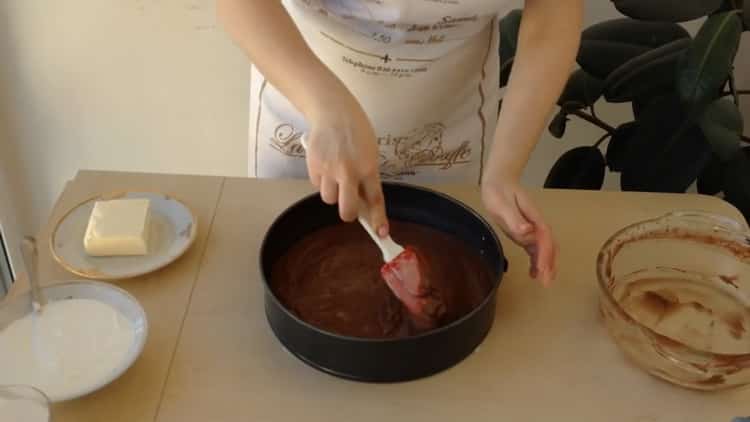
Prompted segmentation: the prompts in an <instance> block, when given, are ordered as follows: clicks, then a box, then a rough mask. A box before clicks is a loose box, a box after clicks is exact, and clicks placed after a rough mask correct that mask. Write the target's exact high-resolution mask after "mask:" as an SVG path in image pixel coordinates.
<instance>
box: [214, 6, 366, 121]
mask: <svg viewBox="0 0 750 422" xmlns="http://www.w3.org/2000/svg"><path fill="white" fill-rule="evenodd" d="M217 15H218V18H219V20H220V21H221V22H222V23H223V25H224V27H225V28H226V30H227V32H228V33H229V34H230V36H231V37H232V39H233V40H234V41H235V42H236V43H237V44H238V45H239V46H240V48H242V49H243V50H244V51H245V53H246V54H247V55H248V56H249V58H250V60H251V61H252V63H253V64H254V65H255V66H256V67H257V68H258V69H259V70H260V71H261V73H263V75H264V76H265V77H266V78H267V79H268V81H269V82H270V83H271V84H272V85H274V87H276V88H277V89H278V90H279V91H280V92H281V93H282V94H283V95H284V96H286V97H287V98H288V99H289V100H290V101H291V102H292V104H294V105H295V107H297V109H299V110H300V112H302V114H304V115H305V116H306V117H308V118H312V116H314V114H315V113H318V112H320V111H321V110H325V109H326V108H327V107H328V106H330V105H331V104H330V103H331V101H332V98H334V97H335V98H336V99H335V101H336V102H339V101H341V98H342V97H343V98H347V97H351V94H349V91H348V90H347V89H346V88H345V87H344V85H343V84H342V83H341V81H340V80H339V79H338V78H337V77H336V76H335V75H334V74H333V73H332V72H331V71H330V70H329V69H328V68H327V67H326V66H325V65H324V64H323V63H322V62H321V61H320V60H318V58H317V57H316V56H315V54H314V53H313V52H312V50H310V48H309V47H308V45H307V43H306V42H305V40H304V39H303V38H302V35H301V34H300V32H299V30H298V29H297V27H296V25H295V24H294V22H293V21H292V19H291V17H290V16H289V14H288V13H287V11H286V9H285V8H284V7H283V6H282V4H281V2H280V1H278V0H217ZM347 100H351V98H347Z"/></svg>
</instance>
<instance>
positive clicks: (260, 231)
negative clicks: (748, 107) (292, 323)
mask: <svg viewBox="0 0 750 422" xmlns="http://www.w3.org/2000/svg"><path fill="white" fill-rule="evenodd" d="M137 181H141V182H148V183H151V185H152V186H154V187H158V188H161V189H170V188H171V189H176V190H175V191H174V193H175V194H177V195H180V194H184V195H181V196H182V199H183V200H185V201H186V202H188V203H190V204H191V205H192V206H193V207H194V208H195V209H196V210H200V211H199V215H200V218H201V223H203V222H204V221H205V220H212V221H213V224H212V225H210V233H208V228H209V225H208V224H202V226H201V233H200V234H199V239H198V242H197V244H196V246H195V247H194V249H193V250H191V251H190V253H189V254H188V255H187V256H185V257H184V258H183V259H181V260H180V261H178V262H177V263H175V264H174V265H173V266H171V267H169V268H167V269H165V270H164V271H162V272H159V273H157V274H154V275H152V276H149V277H145V278H143V279H137V280H130V281H124V282H121V283H118V285H120V286H121V287H124V288H126V289H127V290H128V291H130V292H131V293H134V294H135V295H136V297H137V298H138V299H139V300H141V301H142V303H143V304H144V307H145V308H146V310H147V312H148V316H149V318H150V321H151V324H152V327H153V328H152V330H153V331H152V333H151V335H150V337H149V341H148V344H147V346H146V352H145V353H144V355H143V356H142V357H141V359H140V360H139V361H138V362H137V363H136V365H135V366H134V367H133V368H132V369H131V370H130V371H128V373H127V374H126V375H125V376H123V377H122V378H121V379H120V380H118V381H117V382H116V383H115V384H113V385H111V386H109V387H107V388H106V389H104V390H102V391H101V392H99V393H96V394H94V395H92V396H90V397H87V398H84V399H82V400H78V401H74V402H71V403H68V404H64V405H62V406H56V407H55V409H54V411H55V412H56V414H55V417H56V419H55V421H56V422H68V421H76V422H77V421H104V420H107V421H125V420H127V421H157V422H178V421H179V422H192V421H196V422H198V421H212V422H213V421H227V422H230V421H231V422H235V421H249V420H252V421H297V420H305V421H326V422H328V421H338V420H342V421H350V420H357V421H382V420H389V421H390V420H394V421H421V420H429V421H455V420H459V419H464V418H466V419H468V420H480V421H483V420H518V421H546V420H557V421H576V422H577V421H604V420H606V421H623V422H624V421H628V422H657V421H658V422H671V421H674V422H677V421H680V422H683V421H696V422H698V421H700V422H705V421H726V422H729V421H731V418H732V417H735V416H743V415H748V414H750V389H741V390H734V391H729V392H722V393H713V394H707V393H697V392H692V391H688V390H684V389H682V388H678V387H675V386H672V385H670V384H667V383H665V382H662V381H660V380H657V379H655V378H652V377H651V376H649V375H647V374H645V373H644V372H643V371H641V370H640V369H638V368H635V367H633V366H632V365H630V364H629V363H628V362H627V361H626V360H625V359H624V357H623V356H622V354H621V353H620V352H619V350H618V349H617V348H616V347H615V345H614V343H613V342H612V341H611V339H610V337H609V336H608V334H607V333H606V330H605V329H604V327H603V326H602V324H601V321H600V319H599V316H598V311H597V293H598V291H597V285H596V280H595V273H594V261H595V257H596V253H597V252H598V250H599V247H600V246H601V244H602V243H603V242H604V241H605V239H606V238H607V237H609V236H610V235H611V233H612V232H614V231H615V230H617V229H619V228H621V227H622V226H624V225H626V224H630V223H632V222H635V221H638V220H642V219H644V218H649V217H655V216H658V215H661V214H663V213H665V212H668V211H672V210H675V209H700V210H705V211H711V212H718V213H721V214H725V215H728V216H731V217H735V218H738V217H739V214H738V213H737V212H736V210H734V209H733V208H731V207H730V206H728V205H727V204H726V203H724V202H722V201H719V200H717V199H714V198H708V197H701V196H693V195H658V194H640V193H619V192H575V191H565V192H563V191H536V192H534V196H535V197H536V199H537V200H538V203H539V205H540V207H541V208H542V209H543V211H544V213H545V214H546V215H547V217H548V219H549V221H550V223H551V225H552V226H553V229H554V230H555V233H556V235H557V237H558V239H559V241H560V243H561V256H560V260H561V271H560V276H559V280H558V282H557V284H556V285H555V286H553V287H552V288H549V289H544V288H542V287H540V286H539V285H537V284H536V283H535V282H533V281H531V280H530V279H529V277H528V275H527V267H528V263H527V258H526V257H525V256H524V255H523V253H522V251H521V250H520V249H518V248H516V247H515V246H513V245H511V244H510V242H508V241H507V240H505V239H504V238H503V246H504V247H505V248H506V254H507V256H508V258H509V260H510V270H509V272H508V273H507V274H506V276H505V279H504V282H503V284H502V286H501V288H500V290H499V293H498V294H499V297H498V299H499V300H498V312H497V316H496V321H495V325H494V327H493V329H492V331H491V332H490V334H489V336H488V338H487V340H486V341H485V342H484V343H483V344H482V346H481V347H480V349H479V350H478V351H477V352H476V353H474V354H473V355H472V356H470V357H469V358H468V359H466V360H465V361H464V362H462V363H460V364H459V365H457V366H456V367H454V368H452V369H450V370H448V371H445V372H443V373H441V374H438V375H436V376H433V377H430V378H427V379H423V380H419V381H415V382H410V383H403V384H391V385H387V384H386V385H372V384H363V383H356V382H351V381H344V380H340V379H337V378H333V377H331V376H329V375H325V374H322V373H320V372H318V371H316V370H314V369H312V368H310V367H308V366H306V365H305V364H303V363H301V362H299V361H298V360H297V359H296V358H294V357H292V356H291V355H289V354H288V353H287V352H285V351H284V350H283V349H282V348H281V346H280V344H279V343H278V341H277V340H276V339H275V337H273V334H272V333H271V331H270V328H269V327H268V324H267V322H266V319H265V315H264V311H263V297H262V294H263V287H262V283H261V279H260V273H259V268H258V264H257V262H258V251H259V248H260V242H261V240H262V238H263V235H264V233H265V231H266V229H267V228H268V226H269V225H270V224H271V222H272V221H273V219H274V218H275V217H276V216H277V215H278V213H279V212H280V211H281V210H283V209H284V208H286V207H288V206H289V205H290V204H292V203H293V202H295V201H296V200H298V199H300V198H301V197H302V196H304V195H306V194H308V193H310V192H311V191H310V188H309V187H308V184H307V183H306V182H302V181H299V182H290V181H265V180H252V179H226V180H223V179H216V178H203V177H177V176H156V175H151V176H148V175H130V174H110V173H83V174H82V175H81V176H80V177H78V178H77V179H76V180H74V181H73V182H72V183H71V184H70V186H69V187H68V189H67V190H66V192H65V193H64V194H63V196H62V198H61V199H60V202H59V203H58V206H57V207H56V209H55V215H59V213H61V212H62V211H63V210H64V209H65V208H67V207H69V206H72V205H73V204H75V203H76V202H77V201H79V200H81V199H84V197H85V196H86V195H90V194H93V193H96V192H99V191H106V190H109V189H117V188H121V187H130V185H132V183H133V182H137ZM177 190H178V191H177ZM440 190H443V191H445V192H447V193H449V194H451V195H452V196H454V197H456V198H457V199H459V200H462V201H464V202H465V203H467V204H468V205H470V206H472V207H474V208H475V209H477V210H481V207H480V201H479V193H478V191H476V190H475V189H470V188H462V187H444V188H441V189H440ZM217 199H218V205H217ZM214 207H216V208H215V215H214ZM54 217H55V216H54V215H53V218H52V221H54V220H55V218H54ZM43 235H46V233H43ZM43 252H44V253H43V254H42V256H40V260H41V261H42V262H44V263H45V264H44V265H43V271H42V274H44V275H48V276H49V275H52V274H54V275H55V276H57V277H61V276H63V273H62V272H61V270H59V269H58V268H54V269H53V268H52V262H51V260H50V258H49V255H48V253H47V251H43ZM45 270H46V271H45ZM193 286H194V289H193ZM191 291H192V296H191ZM183 317H184V321H183Z"/></svg>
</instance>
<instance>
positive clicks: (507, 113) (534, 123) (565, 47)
mask: <svg viewBox="0 0 750 422" xmlns="http://www.w3.org/2000/svg"><path fill="white" fill-rule="evenodd" d="M582 20H583V0H526V6H525V8H524V11H523V18H522V20H521V28H520V31H519V35H518V50H517V53H516V57H515V59H514V62H513V71H512V73H511V77H510V80H509V81H508V88H507V91H506V94H505V97H504V98H503V106H502V109H501V112H500V116H499V118H498V122H497V129H496V132H495V142H494V144H493V147H492V151H491V153H490V157H489V161H488V165H487V169H486V170H487V171H486V174H485V181H491V180H497V179H498V178H514V179H516V180H517V179H518V178H520V176H521V173H522V171H523V169H524V167H525V166H526V163H527V162H528V160H529V156H530V155H531V152H532V151H533V150H534V147H535V146H536V143H537V142H538V140H539V138H540V137H541V135H542V132H543V131H544V128H545V125H546V123H547V119H548V118H549V115H550V113H551V112H552V108H553V106H554V105H555V103H556V101H557V99H558V98H559V96H560V94H561V92H562V89H563V87H564V86H565V83H566V81H567V80H568V76H569V75H570V71H571V70H572V67H573V64H574V63H575V57H576V53H577V51H578V46H579V44H580V36H581V25H582ZM500 42H501V43H502V42H503V40H500Z"/></svg>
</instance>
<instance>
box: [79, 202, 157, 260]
mask: <svg viewBox="0 0 750 422" xmlns="http://www.w3.org/2000/svg"><path fill="white" fill-rule="evenodd" d="M150 224H151V202H150V201H149V200H148V199H141V198H132V199H113V200H107V201H97V202H96V203H94V209H93V210H92V211H91V217H90V218H89V223H88V227H87V228H86V235H85V237H84V240H83V245H84V248H85V249H86V253H87V254H89V255H91V256H134V255H146V254H147V253H148V249H149V248H148V243H149V232H150Z"/></svg>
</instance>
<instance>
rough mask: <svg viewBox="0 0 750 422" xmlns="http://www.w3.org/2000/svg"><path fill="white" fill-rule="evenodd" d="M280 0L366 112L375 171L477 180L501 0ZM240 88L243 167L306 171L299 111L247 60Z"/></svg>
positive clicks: (274, 173)
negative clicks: (243, 95)
mask: <svg viewBox="0 0 750 422" xmlns="http://www.w3.org/2000/svg"><path fill="white" fill-rule="evenodd" d="M283 4H284V6H285V7H286V9H287V11H288V12H289V13H290V15H291V16H292V19H293V20H294V22H295V23H296V24H297V26H298V27H299V29H300V31H301V33H302V35H303V37H304V38H305V40H306V41H307V43H308V45H309V46H310V48H311V49H312V51H313V52H314V53H315V54H316V55H317V56H318V57H319V58H320V59H321V61H322V62H323V63H325V64H326V65H327V66H328V67H329V68H330V69H331V70H332V71H333V72H334V73H335V74H336V75H337V76H338V77H339V78H340V79H341V80H342V81H343V83H344V84H345V85H346V86H347V88H348V89H349V90H350V91H351V92H352V93H353V94H354V96H355V97H356V98H357V100H358V101H359V102H360V104H361V105H362V107H363V109H364V110H365V112H366V113H367V115H368V117H369V118H370V121H371V122H372V124H373V127H374V129H375V133H376V136H377V140H378V144H379V147H380V170H381V175H382V178H383V180H404V181H408V182H410V183H417V184H420V183H433V182H463V183H467V182H469V183H479V182H480V180H481V172H482V167H483V163H484V161H485V159H486V157H487V155H488V153H489V147H490V144H491V142H492V139H493V135H494V132H495V124H496V120H497V113H498V101H499V87H498V85H499V57H498V42H499V39H498V38H499V33H498V28H497V21H498V18H499V17H501V16H503V15H504V14H505V13H506V12H507V11H508V10H507V9H508V8H509V6H508V5H507V4H508V1H507V0H505V1H503V0H283ZM268 48H273V46H269V47H268ZM289 72H294V73H297V74H298V75H299V76H300V77H304V72H305V70H304V69H289ZM311 83H314V81H311ZM250 95H251V98H250V133H249V137H250V145H249V161H248V163H249V166H248V167H249V169H248V172H249V175H250V176H251V177H262V178H292V177H306V176H307V167H306V163H305V159H304V150H303V148H302V146H301V145H300V137H301V135H302V134H304V133H305V132H306V131H307V130H308V125H307V124H306V122H305V120H304V118H303V116H302V115H301V114H300V113H299V112H298V111H297V110H296V109H295V108H294V106H292V105H291V104H290V103H289V101H288V100H287V99H286V98H285V97H284V96H283V95H281V94H280V93H279V92H278V91H277V90H276V89H275V88H274V87H273V86H271V85H270V84H269V83H268V82H267V81H266V80H265V78H264V77H263V75H261V74H260V73H259V72H258V70H257V69H256V68H255V67H253V70H252V75H251V90H250Z"/></svg>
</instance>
